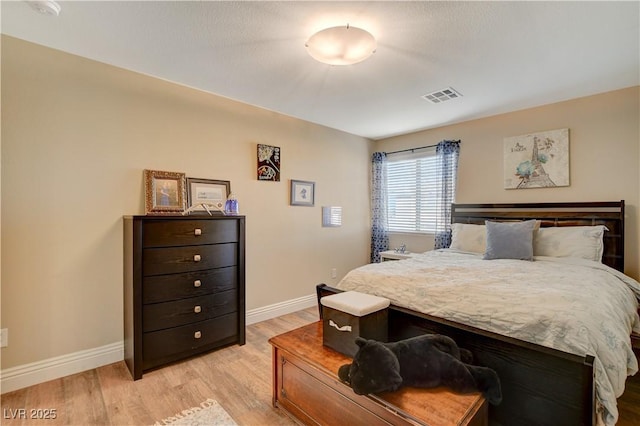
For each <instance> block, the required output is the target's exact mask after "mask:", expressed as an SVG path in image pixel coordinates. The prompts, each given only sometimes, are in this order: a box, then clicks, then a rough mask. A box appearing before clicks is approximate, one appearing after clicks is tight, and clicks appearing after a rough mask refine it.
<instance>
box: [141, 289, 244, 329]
mask: <svg viewBox="0 0 640 426" xmlns="http://www.w3.org/2000/svg"><path fill="white" fill-rule="evenodd" d="M237 307H238V292H237V291H236V290H229V291H224V292H222V293H216V294H209V295H206V296H200V297H191V298H189V299H181V300H174V301H171V302H164V303H154V304H153V305H144V306H143V308H142V330H143V331H144V332H147V331H156V330H162V329H165V328H171V327H177V326H181V325H185V324H190V323H193V322H198V321H204V320H208V319H211V318H215V317H219V316H222V315H224V314H229V313H231V312H235V311H236V309H237Z"/></svg>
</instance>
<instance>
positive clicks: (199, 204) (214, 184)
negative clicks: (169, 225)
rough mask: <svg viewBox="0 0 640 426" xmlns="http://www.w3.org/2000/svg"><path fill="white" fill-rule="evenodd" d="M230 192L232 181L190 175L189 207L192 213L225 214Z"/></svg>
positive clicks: (188, 186)
mask: <svg viewBox="0 0 640 426" xmlns="http://www.w3.org/2000/svg"><path fill="white" fill-rule="evenodd" d="M230 193H231V182H229V181H228V180H213V179H199V178H191V177H188V178H187V209H188V210H189V213H190V214H211V215H213V214H218V215H221V214H224V213H223V212H224V207H225V203H226V201H227V197H229V194H230ZM205 206H208V207H207V208H205ZM209 207H213V208H209ZM207 209H208V210H207Z"/></svg>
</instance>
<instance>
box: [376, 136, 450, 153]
mask: <svg viewBox="0 0 640 426" xmlns="http://www.w3.org/2000/svg"><path fill="white" fill-rule="evenodd" d="M451 142H460V140H457V141H451ZM437 146H438V144H435V145H425V146H420V147H418V148H409V149H401V150H399V151H391V152H386V153H385V154H387V155H391V154H399V153H401V152H414V151H417V150H419V149H427V148H435V147H437Z"/></svg>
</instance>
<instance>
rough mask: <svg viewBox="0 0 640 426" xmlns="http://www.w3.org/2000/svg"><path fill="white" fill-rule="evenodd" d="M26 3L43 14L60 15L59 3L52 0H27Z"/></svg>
mask: <svg viewBox="0 0 640 426" xmlns="http://www.w3.org/2000/svg"><path fill="white" fill-rule="evenodd" d="M27 3H28V4H29V6H31V8H32V9H33V10H35V11H36V12H39V13H42V14H43V15H48V16H58V15H60V10H62V8H61V7H60V5H59V4H58V3H56V2H55V1H52V0H43V1H28V2H27Z"/></svg>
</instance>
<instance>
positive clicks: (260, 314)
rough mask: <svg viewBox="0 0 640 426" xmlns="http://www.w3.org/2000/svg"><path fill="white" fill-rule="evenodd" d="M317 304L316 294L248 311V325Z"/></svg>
mask: <svg viewBox="0 0 640 426" xmlns="http://www.w3.org/2000/svg"><path fill="white" fill-rule="evenodd" d="M317 303H318V301H317V296H316V295H315V293H314V294H310V295H308V296H302V297H298V298H297V299H291V300H285V301H284V302H280V303H274V304H273V305H268V306H264V307H262V308H256V309H251V310H250V311H247V325H249V324H255V323H257V322H260V321H266V320H269V319H271V318H275V317H279V316H281V315H286V314H290V313H292V312H296V311H301V310H302V309H307V308H310V307H312V306H315V305H316V304H317Z"/></svg>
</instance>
